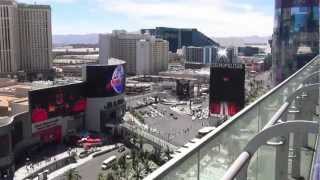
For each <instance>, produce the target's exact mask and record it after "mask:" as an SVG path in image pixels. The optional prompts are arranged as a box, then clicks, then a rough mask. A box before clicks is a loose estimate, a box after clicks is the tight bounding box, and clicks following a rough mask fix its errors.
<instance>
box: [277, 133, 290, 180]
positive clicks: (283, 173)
mask: <svg viewBox="0 0 320 180" xmlns="http://www.w3.org/2000/svg"><path fill="white" fill-rule="evenodd" d="M282 142H283V144H282V145H279V146H277V147H276V162H275V179H281V180H287V179H288V157H289V134H288V135H287V136H283V139H282Z"/></svg>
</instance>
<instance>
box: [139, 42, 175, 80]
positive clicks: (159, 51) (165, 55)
mask: <svg viewBox="0 0 320 180" xmlns="http://www.w3.org/2000/svg"><path fill="white" fill-rule="evenodd" d="M136 59H137V71H136V74H137V75H144V74H146V75H151V74H152V75H155V74H158V73H159V72H161V71H166V70H168V61H169V60H168V59H169V43H168V41H165V40H162V39H156V38H154V37H152V38H150V39H148V40H146V39H143V40H140V41H138V42H137V58H136Z"/></svg>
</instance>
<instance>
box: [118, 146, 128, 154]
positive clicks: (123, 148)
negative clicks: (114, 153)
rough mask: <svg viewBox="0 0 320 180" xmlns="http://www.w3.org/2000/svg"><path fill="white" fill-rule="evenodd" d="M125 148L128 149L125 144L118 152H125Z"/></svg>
mask: <svg viewBox="0 0 320 180" xmlns="http://www.w3.org/2000/svg"><path fill="white" fill-rule="evenodd" d="M125 150H126V148H125V147H124V146H121V147H120V148H119V149H118V152H119V153H121V152H123V151H125Z"/></svg>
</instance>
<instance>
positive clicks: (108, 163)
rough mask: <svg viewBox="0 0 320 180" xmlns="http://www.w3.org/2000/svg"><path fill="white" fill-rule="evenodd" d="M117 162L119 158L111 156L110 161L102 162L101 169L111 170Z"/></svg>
mask: <svg viewBox="0 0 320 180" xmlns="http://www.w3.org/2000/svg"><path fill="white" fill-rule="evenodd" d="M116 160H117V156H111V157H109V158H108V159H106V160H104V161H103V162H102V165H101V168H102V169H103V170H106V169H109V168H110V167H111V166H112V164H113V163H115V161H116Z"/></svg>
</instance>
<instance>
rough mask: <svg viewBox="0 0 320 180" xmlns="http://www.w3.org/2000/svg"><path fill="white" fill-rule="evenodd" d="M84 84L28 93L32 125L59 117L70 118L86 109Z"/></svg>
mask: <svg viewBox="0 0 320 180" xmlns="http://www.w3.org/2000/svg"><path fill="white" fill-rule="evenodd" d="M86 104H87V100H86V95H85V86H84V83H77V84H69V85H65V86H59V87H52V88H47V89H39V90H34V91H30V92H29V108H30V111H29V112H30V114H31V120H32V123H39V122H43V121H47V120H48V119H51V118H54V117H59V116H72V115H76V114H79V113H82V112H84V111H85V109H86Z"/></svg>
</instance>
